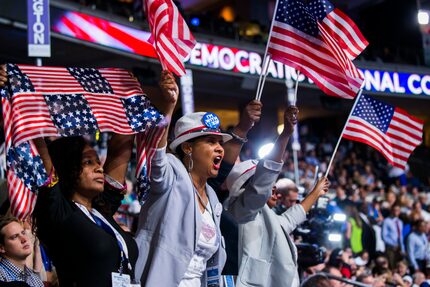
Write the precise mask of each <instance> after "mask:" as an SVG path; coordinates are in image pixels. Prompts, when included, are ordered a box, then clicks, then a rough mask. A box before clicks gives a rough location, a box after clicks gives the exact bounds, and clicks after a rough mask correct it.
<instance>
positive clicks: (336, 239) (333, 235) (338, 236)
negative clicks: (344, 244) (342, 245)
mask: <svg viewBox="0 0 430 287" xmlns="http://www.w3.org/2000/svg"><path fill="white" fill-rule="evenodd" d="M328 240H329V241H330V242H340V241H342V234H339V233H330V234H329V235H328Z"/></svg>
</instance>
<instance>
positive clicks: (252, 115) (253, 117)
mask: <svg viewBox="0 0 430 287" xmlns="http://www.w3.org/2000/svg"><path fill="white" fill-rule="evenodd" d="M262 107H263V104H262V103H261V102H260V101H257V100H252V101H251V102H249V103H248V104H247V105H246V107H245V109H244V110H243V112H242V115H241V117H240V121H239V124H238V125H237V128H238V129H239V130H240V131H241V132H243V133H247V132H248V131H249V130H250V129H251V128H252V127H253V126H254V124H255V123H258V122H259V121H260V118H261V109H262Z"/></svg>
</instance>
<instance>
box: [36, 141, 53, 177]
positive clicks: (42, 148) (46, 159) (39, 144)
mask: <svg viewBox="0 0 430 287" xmlns="http://www.w3.org/2000/svg"><path fill="white" fill-rule="evenodd" d="M33 143H34V145H35V146H36V149H37V151H38V152H39V155H40V158H41V159H42V162H43V165H44V166H45V171H46V174H48V176H49V174H50V172H51V171H52V167H53V165H52V161H51V157H50V156H49V151H48V147H47V146H46V142H45V139H44V138H36V139H34V140H33Z"/></svg>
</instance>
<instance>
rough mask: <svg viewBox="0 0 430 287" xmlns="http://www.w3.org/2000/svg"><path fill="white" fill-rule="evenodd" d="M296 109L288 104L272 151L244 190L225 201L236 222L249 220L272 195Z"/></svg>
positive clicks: (295, 116) (293, 124) (296, 113)
mask: <svg viewBox="0 0 430 287" xmlns="http://www.w3.org/2000/svg"><path fill="white" fill-rule="evenodd" d="M298 112H299V111H298V109H297V107H295V106H289V107H287V109H286V110H285V114H284V130H283V131H282V133H281V135H280V136H279V137H278V139H277V140H276V142H275V146H274V148H273V150H272V152H271V153H270V154H269V155H268V156H267V157H266V158H265V159H264V160H261V161H260V162H259V163H258V166H257V168H256V170H255V174H254V176H253V178H252V180H251V181H250V183H249V184H248V185H247V186H246V187H245V191H244V192H243V193H242V194H240V195H239V196H238V197H236V198H231V199H230V202H227V206H226V208H227V209H228V210H229V211H230V213H231V214H232V215H233V216H234V217H235V219H236V220H237V222H238V223H244V222H248V221H251V220H253V219H254V218H255V216H256V215H257V213H258V212H259V211H260V210H261V209H262V208H263V207H264V205H265V204H266V203H267V200H268V199H269V198H270V196H271V195H272V188H273V186H274V185H275V182H276V179H277V178H278V176H279V173H280V172H281V169H282V165H283V161H282V159H283V157H284V152H285V149H286V146H287V143H288V140H289V138H290V136H291V134H292V133H293V130H294V126H295V125H296V123H297V115H298Z"/></svg>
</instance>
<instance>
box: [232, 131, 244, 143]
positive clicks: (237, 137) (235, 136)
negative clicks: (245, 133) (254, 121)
mask: <svg viewBox="0 0 430 287" xmlns="http://www.w3.org/2000/svg"><path fill="white" fill-rule="evenodd" d="M230 135H231V136H232V137H233V139H235V140H237V141H238V142H240V143H242V144H244V143H247V142H248V138H246V137H244V138H243V137H240V136H238V135H237V134H235V133H234V132H233V131H231V132H230Z"/></svg>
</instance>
